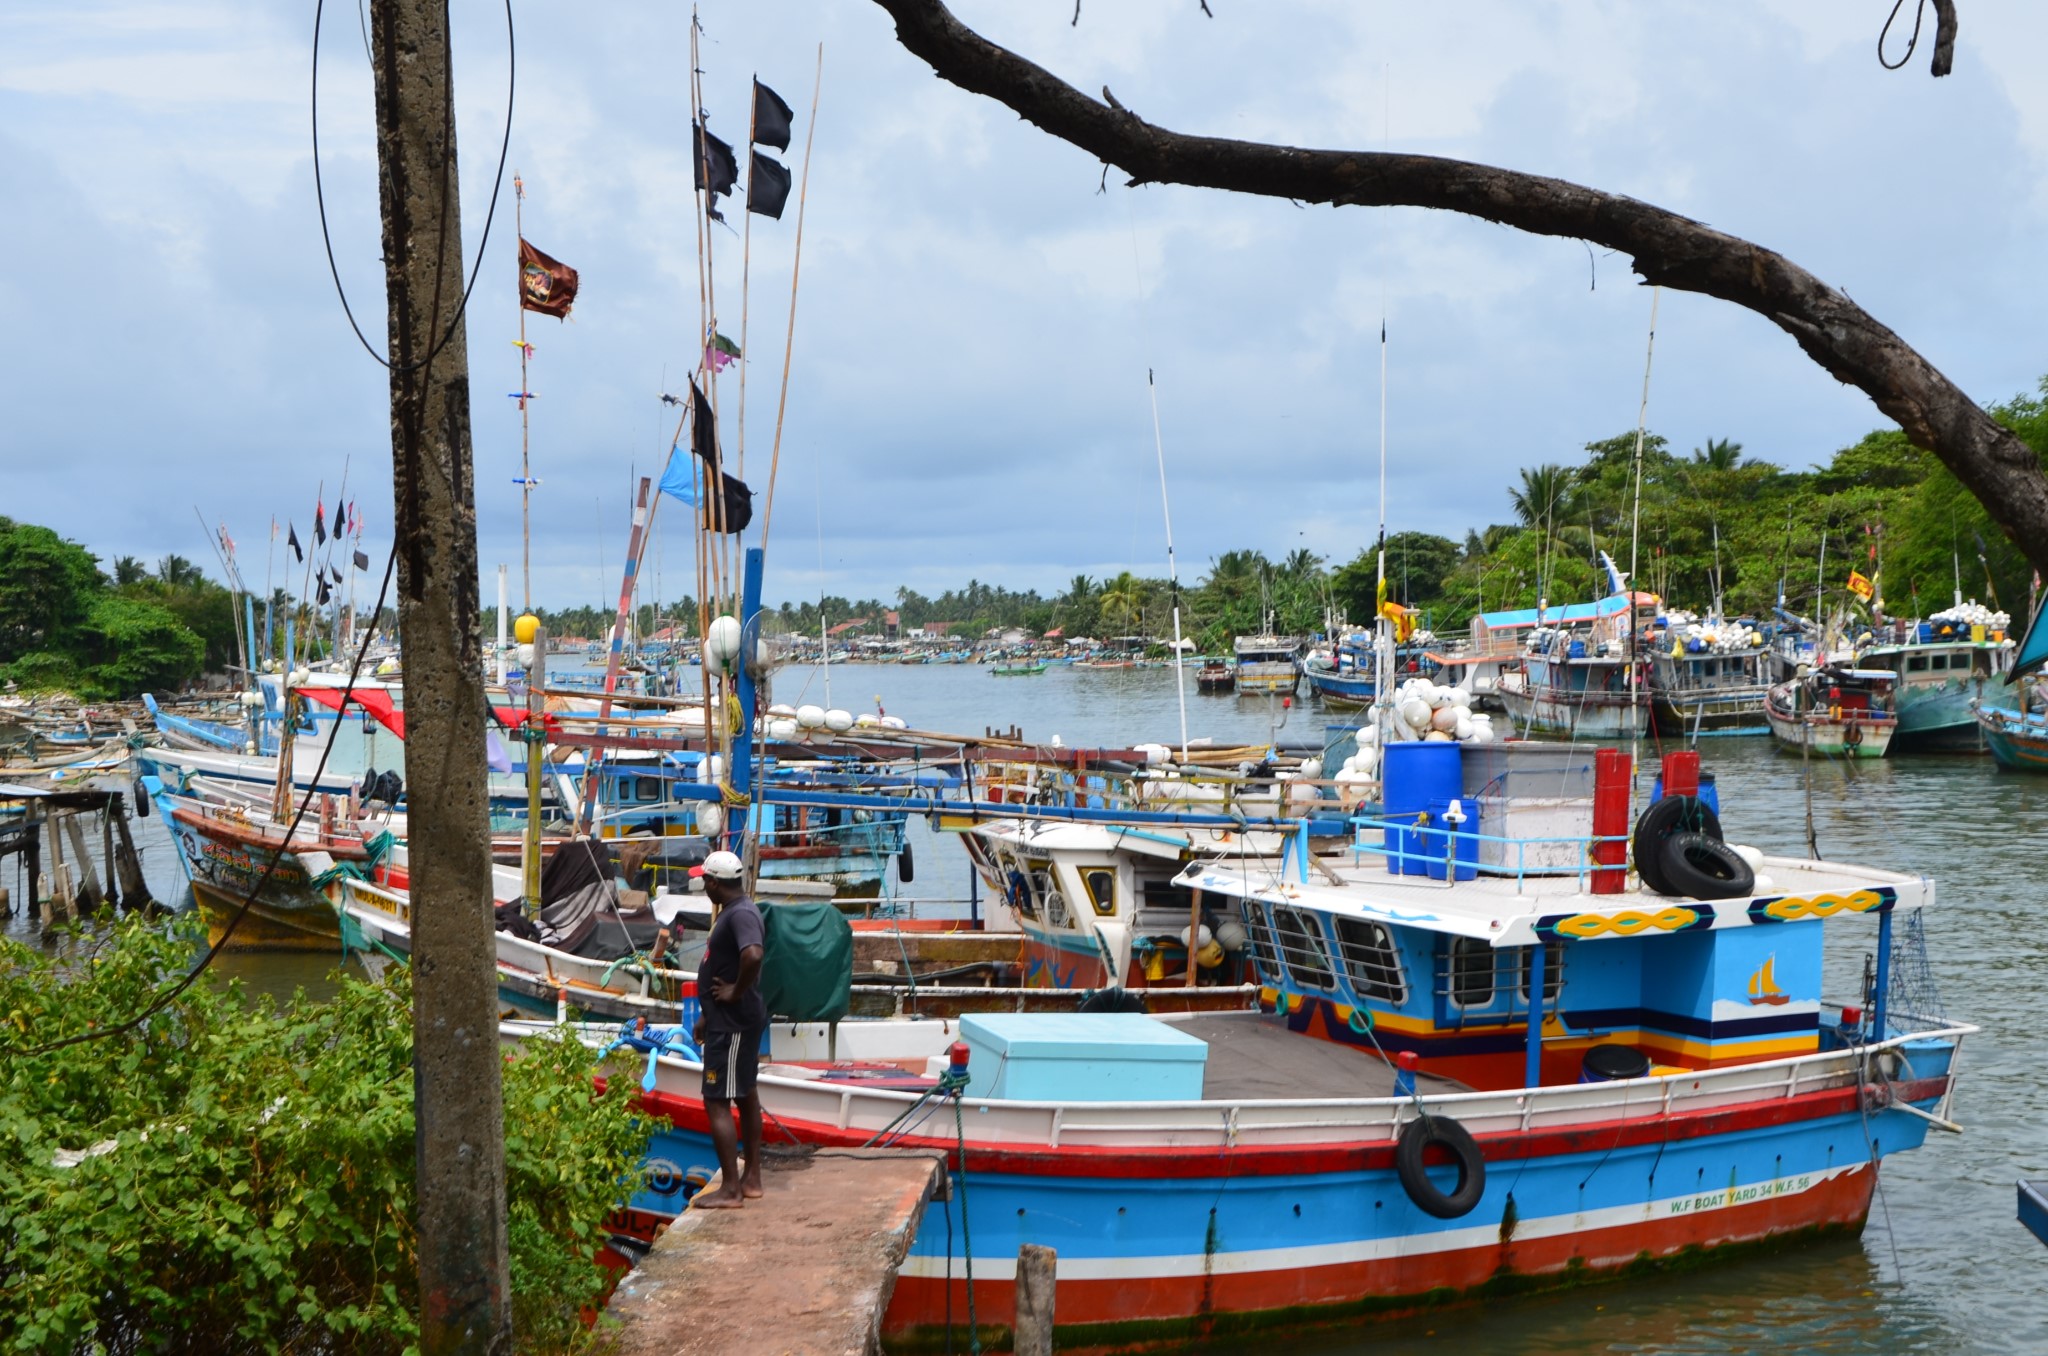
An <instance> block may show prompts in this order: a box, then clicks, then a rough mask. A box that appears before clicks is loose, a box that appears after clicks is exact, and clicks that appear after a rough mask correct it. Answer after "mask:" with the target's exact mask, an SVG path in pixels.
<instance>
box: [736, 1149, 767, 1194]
mask: <svg viewBox="0 0 2048 1356" xmlns="http://www.w3.org/2000/svg"><path fill="white" fill-rule="evenodd" d="M741 1162H742V1164H743V1165H744V1166H743V1167H742V1168H741V1169H740V1195H742V1196H744V1197H746V1198H747V1199H748V1200H750V1201H758V1200H760V1199H761V1198H762V1197H763V1196H765V1195H767V1194H768V1193H767V1191H766V1189H764V1188H763V1187H762V1185H761V1165H760V1164H758V1163H756V1162H754V1161H753V1160H752V1159H742V1160H741Z"/></svg>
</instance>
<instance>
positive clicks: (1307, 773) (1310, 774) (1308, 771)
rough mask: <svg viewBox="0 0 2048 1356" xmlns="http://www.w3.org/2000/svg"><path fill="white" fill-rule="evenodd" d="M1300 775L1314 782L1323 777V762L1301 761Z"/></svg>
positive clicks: (1315, 759)
mask: <svg viewBox="0 0 2048 1356" xmlns="http://www.w3.org/2000/svg"><path fill="white" fill-rule="evenodd" d="M1301 775H1302V776H1304V777H1306V778H1308V779H1309V780H1310V781H1315V780H1316V779H1317V778H1319V777H1321V776H1322V775H1323V760H1322V759H1320V758H1304V759H1302V760H1301Z"/></svg>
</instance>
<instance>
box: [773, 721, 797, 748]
mask: <svg viewBox="0 0 2048 1356" xmlns="http://www.w3.org/2000/svg"><path fill="white" fill-rule="evenodd" d="M796 730H797V725H796V722H795V721H793V720H791V719H790V718H789V717H788V716H777V717H775V718H774V719H773V720H771V721H769V722H768V737H769V738H770V739H774V740H781V741H785V742H786V741H788V740H791V739H795V738H796Z"/></svg>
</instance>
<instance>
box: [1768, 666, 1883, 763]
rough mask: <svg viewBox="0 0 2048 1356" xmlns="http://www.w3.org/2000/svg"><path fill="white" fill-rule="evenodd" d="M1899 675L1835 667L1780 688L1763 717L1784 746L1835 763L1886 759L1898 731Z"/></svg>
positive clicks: (1806, 674) (1880, 671)
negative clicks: (1835, 760) (1896, 698)
mask: <svg viewBox="0 0 2048 1356" xmlns="http://www.w3.org/2000/svg"><path fill="white" fill-rule="evenodd" d="M1897 682H1898V675H1897V674H1895V673H1893V672H1892V671H1891V670H1889V669H1859V668H1852V667H1850V666H1849V665H1847V664H1830V665H1828V666H1827V667H1825V668H1822V669H1818V670H1815V671H1814V672H1811V673H1805V674H1801V675H1800V676H1798V677H1796V678H1794V679H1792V680H1791V681H1790V682H1784V683H1779V684H1778V685H1777V686H1775V687H1773V688H1772V689H1771V690H1770V693H1769V694H1768V696H1766V697H1765V699H1764V717H1765V719H1766V720H1768V721H1769V722H1770V725H1771V734H1772V736H1773V737H1775V738H1776V739H1777V741H1778V742H1779V743H1780V744H1783V745H1786V746H1787V747H1790V748H1795V749H1799V750H1801V751H1809V750H1810V751H1811V752H1814V753H1820V754H1826V755H1828V756H1829V757H1836V758H1882V757H1884V756H1885V753H1886V751H1887V750H1889V749H1890V748H1891V743H1892V736H1893V734H1894V733H1895V732H1896V731H1897V730H1898V727H1899V716H1898V711H1897V710H1896V708H1895V707H1894V704H1893V697H1894V693H1895V691H1896V684H1897Z"/></svg>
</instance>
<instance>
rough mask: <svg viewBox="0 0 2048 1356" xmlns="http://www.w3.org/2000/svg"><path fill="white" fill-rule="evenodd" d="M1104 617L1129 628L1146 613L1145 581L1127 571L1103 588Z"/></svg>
mask: <svg viewBox="0 0 2048 1356" xmlns="http://www.w3.org/2000/svg"><path fill="white" fill-rule="evenodd" d="M1101 601H1102V616H1103V619H1104V620H1106V621H1107V620H1114V621H1115V622H1116V623H1117V624H1118V625H1120V626H1125V627H1128V626H1129V625H1131V623H1132V622H1134V621H1136V620H1137V619H1138V617H1140V616H1141V615H1143V613H1144V611H1145V581H1144V580H1142V579H1140V578H1138V576H1136V575H1134V574H1132V573H1131V572H1130V571H1129V570H1125V571H1124V572H1123V573H1122V574H1119V575H1118V576H1117V577H1116V578H1114V579H1112V580H1109V581H1108V582H1107V583H1105V584H1104V585H1103V586H1102V599H1101Z"/></svg>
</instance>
